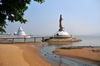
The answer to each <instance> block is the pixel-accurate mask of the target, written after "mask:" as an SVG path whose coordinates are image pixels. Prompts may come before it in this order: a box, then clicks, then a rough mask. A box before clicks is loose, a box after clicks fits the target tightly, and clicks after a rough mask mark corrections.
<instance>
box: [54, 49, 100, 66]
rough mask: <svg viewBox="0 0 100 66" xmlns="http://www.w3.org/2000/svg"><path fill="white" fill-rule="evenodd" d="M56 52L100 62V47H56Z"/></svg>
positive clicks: (91, 61)
mask: <svg viewBox="0 0 100 66" xmlns="http://www.w3.org/2000/svg"><path fill="white" fill-rule="evenodd" d="M54 53H55V54H58V55H62V56H66V57H71V58H75V59H80V60H84V61H87V62H90V63H96V64H100V48H82V49H56V50H55V51H54Z"/></svg>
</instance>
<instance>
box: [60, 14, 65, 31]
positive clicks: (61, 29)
mask: <svg viewBox="0 0 100 66" xmlns="http://www.w3.org/2000/svg"><path fill="white" fill-rule="evenodd" d="M62 20H63V19H62V15H60V19H59V27H60V28H59V31H64V29H63V26H62Z"/></svg>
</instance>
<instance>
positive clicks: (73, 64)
mask: <svg viewBox="0 0 100 66" xmlns="http://www.w3.org/2000/svg"><path fill="white" fill-rule="evenodd" d="M74 38H79V39H82V41H80V42H58V44H57V43H48V44H45V45H40V47H41V50H40V51H39V52H40V54H41V55H42V56H43V57H44V58H46V59H49V60H51V61H52V62H57V63H58V64H57V63H56V64H55V65H54V64H53V63H52V62H49V63H51V64H52V65H53V66H98V65H96V64H93V63H87V62H84V61H80V60H76V59H72V58H68V57H62V56H59V55H56V54H54V53H53V51H54V50H55V49H57V48H59V47H66V46H100V36H90V35H89V36H74ZM59 63H61V64H62V65H59Z"/></svg>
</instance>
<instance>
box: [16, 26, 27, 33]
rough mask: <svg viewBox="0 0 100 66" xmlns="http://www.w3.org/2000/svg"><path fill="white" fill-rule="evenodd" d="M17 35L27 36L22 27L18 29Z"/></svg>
mask: <svg viewBox="0 0 100 66" xmlns="http://www.w3.org/2000/svg"><path fill="white" fill-rule="evenodd" d="M15 35H26V33H25V32H24V30H23V29H22V27H19V29H18V31H17V33H15Z"/></svg>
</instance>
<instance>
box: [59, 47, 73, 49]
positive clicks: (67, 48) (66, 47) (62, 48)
mask: <svg viewBox="0 0 100 66" xmlns="http://www.w3.org/2000/svg"><path fill="white" fill-rule="evenodd" d="M60 49H72V48H71V47H61V48H60Z"/></svg>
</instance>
